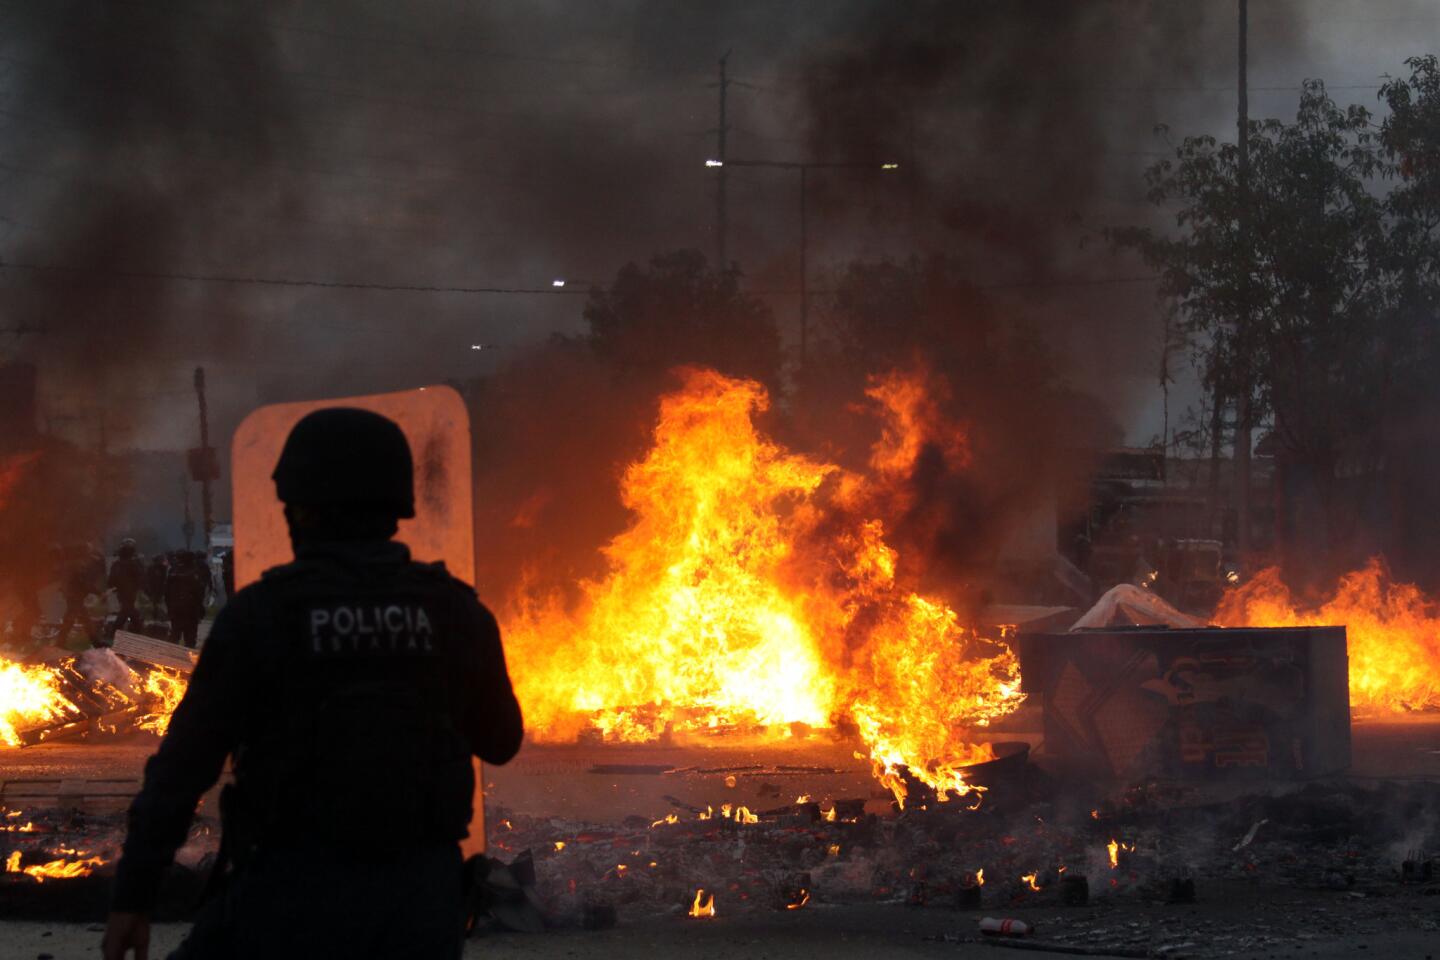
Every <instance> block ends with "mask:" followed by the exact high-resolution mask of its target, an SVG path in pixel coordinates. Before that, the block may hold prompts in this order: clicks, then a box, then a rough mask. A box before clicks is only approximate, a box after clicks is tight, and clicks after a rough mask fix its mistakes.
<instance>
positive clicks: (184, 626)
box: [165, 550, 205, 648]
mask: <svg viewBox="0 0 1440 960" xmlns="http://www.w3.org/2000/svg"><path fill="white" fill-rule="evenodd" d="M165 609H166V610H167V611H169V613H170V642H171V643H180V644H184V645H185V646H187V647H191V648H193V647H194V646H195V643H196V640H197V638H198V637H199V634H200V618H201V617H203V616H204V615H205V586H204V584H203V583H202V581H201V580H200V577H199V576H198V575H197V574H196V572H195V557H194V554H192V553H191V552H190V551H188V550H181V551H178V552H177V553H176V554H175V559H174V560H173V561H172V562H171V564H170V573H169V576H168V577H166V579H165Z"/></svg>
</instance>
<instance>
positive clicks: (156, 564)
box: [145, 553, 170, 620]
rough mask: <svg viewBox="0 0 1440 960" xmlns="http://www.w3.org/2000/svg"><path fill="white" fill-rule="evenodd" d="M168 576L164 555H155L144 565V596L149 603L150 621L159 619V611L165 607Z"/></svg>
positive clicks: (167, 565)
mask: <svg viewBox="0 0 1440 960" xmlns="http://www.w3.org/2000/svg"><path fill="white" fill-rule="evenodd" d="M169 575H170V563H169V561H167V560H166V559H165V554H163V553H157V554H155V556H153V557H151V558H150V562H149V563H147V564H146V565H145V596H146V598H148V599H149V601H150V619H151V620H159V619H161V616H160V611H161V608H162V607H163V606H164V605H165V579H166V578H167V577H168V576H169Z"/></svg>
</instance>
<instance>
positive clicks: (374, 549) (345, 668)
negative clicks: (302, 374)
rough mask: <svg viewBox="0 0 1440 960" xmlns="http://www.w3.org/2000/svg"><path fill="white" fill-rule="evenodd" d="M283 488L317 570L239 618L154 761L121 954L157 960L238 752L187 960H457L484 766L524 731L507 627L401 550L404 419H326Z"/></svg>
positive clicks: (299, 566)
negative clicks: (188, 845) (174, 901)
mask: <svg viewBox="0 0 1440 960" xmlns="http://www.w3.org/2000/svg"><path fill="white" fill-rule="evenodd" d="M274 480H275V487H276V492H277V493H278V494H279V496H280V499H281V501H283V502H284V504H285V519H286V522H287V523H288V524H289V528H290V539H291V542H292V544H293V545H294V548H295V562H293V563H290V564H287V565H285V566H281V567H275V568H273V569H271V570H267V571H266V572H265V574H264V576H263V577H262V578H261V579H260V581H259V582H258V583H255V584H252V585H250V586H248V587H246V588H245V589H244V590H241V591H240V592H239V593H237V594H236V595H235V597H234V598H233V599H232V600H231V602H230V603H228V604H226V606H225V608H224V609H223V610H221V611H220V615H219V617H218V618H217V619H216V621H215V628H214V630H213V631H212V632H211V634H210V638H209V640H208V641H207V642H206V644H205V649H204V650H203V651H201V653H200V660H199V663H198V664H197V665H196V667H195V672H194V674H193V675H192V677H191V680H190V686H189V688H188V690H187V691H186V693H185V697H184V699H183V700H182V701H181V702H180V705H179V706H178V707H177V708H176V709H175V713H174V715H173V717H172V719H171V721H170V729H169V732H168V733H167V734H166V736H165V739H164V741H163V742H162V743H161V744H160V749H159V750H158V751H157V752H156V754H155V756H154V757H152V758H151V760H150V762H149V763H148V764H146V766H145V784H144V786H143V788H142V789H141V791H140V793H139V795H138V796H137V797H136V798H135V802H134V804H133V805H132V806H131V808H130V817H129V825H130V826H129V834H128V836H127V837H126V839H125V848H124V852H123V853H122V855H121V857H120V863H119V865H118V867H117V871H116V876H115V894H114V900H113V903H112V908H111V909H112V912H111V914H110V918H109V922H108V924H107V926H106V930H105V938H104V941H103V943H102V947H101V949H102V951H103V954H104V960H122V958H123V957H125V956H126V954H127V953H129V952H130V951H132V950H133V951H135V953H136V954H137V955H138V956H140V957H144V956H145V951H146V950H147V948H148V944H149V939H150V921H149V914H150V912H151V910H152V909H153V908H154V906H155V901H156V897H157V895H158V893H159V890H160V885H161V880H162V878H163V876H164V873H165V870H166V868H167V867H168V866H169V865H170V862H171V860H172V859H173V858H174V855H175V851H176V849H178V848H179V847H180V845H181V844H182V843H184V842H185V838H186V835H187V833H188V831H189V828H190V821H191V818H192V817H193V816H194V813H195V805H196V803H197V802H198V801H199V799H200V797H201V796H202V795H203V794H204V793H205V791H207V790H209V789H210V787H211V786H212V785H213V784H214V783H215V781H216V779H217V778H218V777H219V776H220V773H221V770H222V769H223V768H224V766H225V761H226V758H227V757H230V758H233V764H232V769H233V771H234V783H233V784H232V785H230V786H227V787H226V788H225V791H224V792H223V793H222V795H221V800H220V809H221V811H222V819H223V827H224V836H223V842H222V844H221V850H222V851H224V853H222V855H221V857H222V860H221V863H219V864H217V869H218V870H219V873H218V874H217V875H218V877H219V878H220V879H219V892H218V893H215V894H214V895H212V896H211V897H210V899H209V900H208V901H207V902H206V903H205V904H204V906H202V908H201V910H200V913H199V915H198V916H197V918H196V920H195V926H194V929H192V930H191V932H190V936H189V938H188V939H187V940H186V941H185V943H184V944H183V945H181V947H180V949H179V950H178V951H177V952H176V953H174V954H172V960H173V958H181V960H189V958H198V957H215V956H233V957H265V958H270V960H292V958H293V960H299V958H306V960H309V958H318V957H337V958H344V960H382V958H383V960H390V958H395V957H417V958H427V960H428V958H446V960H453V958H458V957H459V956H460V953H461V946H462V929H461V927H462V912H463V910H462V900H463V897H462V889H461V874H462V870H461V855H460V847H459V841H460V840H461V839H462V838H464V837H465V835H466V832H467V825H468V824H469V822H470V817H471V813H472V810H471V803H472V798H473V796H474V787H475V783H474V776H473V771H472V767H471V757H472V756H476V757H479V758H480V759H482V760H484V761H486V762H487V763H505V762H506V761H507V760H509V759H510V758H511V757H513V756H514V755H515V753H516V751H518V750H519V748H520V741H521V736H522V733H523V730H522V725H521V718H520V708H519V705H518V704H517V703H516V702H515V695H514V693H513V691H512V690H511V687H510V678H509V675H508V673H507V672H506V668H505V655H504V652H503V651H502V649H501V646H500V631H499V628H498V627H497V626H496V624H495V618H494V617H493V616H491V614H490V612H489V611H488V610H486V609H485V608H484V607H483V606H481V605H480V603H479V601H478V600H476V598H475V592H474V590H473V589H472V588H471V587H470V586H469V585H468V584H466V583H462V582H461V581H459V580H456V579H455V578H454V577H451V576H450V575H449V574H448V573H447V572H446V570H445V567H444V565H443V564H438V563H436V564H424V563H415V562H413V561H412V560H411V559H410V551H409V550H408V549H407V548H406V547H405V545H404V544H402V543H397V542H395V541H394V540H392V539H391V538H392V537H394V536H395V533H396V529H397V524H398V521H399V520H400V519H402V518H406V517H413V516H414V515H415V507H414V503H415V495H414V480H413V468H412V465H411V457H410V448H409V444H408V443H407V442H406V440H405V435H404V434H403V433H402V432H401V431H400V428H399V427H397V426H396V425H395V424H394V423H392V422H391V421H389V420H387V419H385V418H384V417H381V416H379V415H378V414H375V413H370V412H367V411H361V410H350V409H341V408H332V409H328V410H321V411H318V412H316V413H312V414H310V415H309V416H307V417H305V418H304V419H302V420H301V421H300V422H299V423H298V424H296V426H295V429H294V430H293V431H291V433H290V437H289V439H288V440H286V442H285V447H284V449H283V451H282V452H281V454H280V461H279V463H278V464H277V465H276V467H275V473H274ZM377 818H380V821H383V827H382V828H380V829H377V822H379V821H377Z"/></svg>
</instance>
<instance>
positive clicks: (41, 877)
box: [0, 802, 219, 921]
mask: <svg viewBox="0 0 1440 960" xmlns="http://www.w3.org/2000/svg"><path fill="white" fill-rule="evenodd" d="M124 837H125V814H124V813H123V812H122V811H119V810H114V811H109V812H96V811H92V810H83V811H82V810H80V809H76V808H75V807H73V806H64V807H55V806H44V807H31V806H28V805H27V806H25V807H23V808H17V807H10V806H6V805H5V804H4V803H3V802H0V862H3V869H0V904H4V909H3V911H0V916H3V917H4V918H6V919H15V918H26V919H45V918H53V919H73V920H84V921H90V920H93V918H94V917H96V916H99V915H101V914H103V913H104V911H105V909H106V908H107V906H108V903H109V897H110V887H111V882H112V879H113V877H112V874H113V871H114V869H115V862H116V861H117V860H118V859H119V857H120V847H121V843H122V842H123V840H124ZM218 847H219V828H218V824H217V823H216V822H215V821H214V819H213V818H211V817H209V816H206V815H202V816H200V817H198V818H197V819H196V822H195V823H194V824H193V825H192V826H191V828H190V833H189V835H188V837H187V839H186V842H185V844H184V846H182V847H181V849H180V851H179V853H178V854H177V855H176V861H175V862H176V866H175V867H173V868H172V870H171V874H170V877H169V880H168V882H167V886H166V892H165V895H164V896H163V897H162V907H161V910H162V912H163V913H164V914H165V915H166V916H168V917H170V918H176V917H179V916H183V915H185V914H187V913H188V912H189V911H190V910H191V909H193V907H194V905H195V902H196V896H197V894H198V892H199V889H200V884H201V882H202V880H203V878H204V875H205V873H206V871H207V870H208V869H209V864H210V863H212V862H213V859H214V856H215V853H216V851H217V849H218Z"/></svg>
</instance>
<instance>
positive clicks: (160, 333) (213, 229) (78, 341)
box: [6, 2, 299, 427]
mask: <svg viewBox="0 0 1440 960" xmlns="http://www.w3.org/2000/svg"><path fill="white" fill-rule="evenodd" d="M265 12H266V11H265V10H264V8H263V6H256V5H251V4H244V5H232V4H225V5H212V7H211V8H209V9H205V10H201V9H200V8H199V7H198V6H197V7H190V8H186V9H180V8H179V7H178V6H166V5H159V6H150V5H145V4H129V3H116V4H109V3H97V2H79V3H56V4H23V5H18V7H16V8H14V12H13V14H12V20H11V22H10V23H9V24H7V26H8V27H9V31H8V32H9V33H10V35H11V38H12V41H18V42H15V43H13V46H12V48H11V49H18V50H20V51H21V52H22V54H23V55H22V57H20V58H17V60H16V62H15V63H14V71H15V73H14V74H13V75H14V76H19V77H23V78H24V79H23V80H22V81H20V82H19V84H18V86H19V93H18V96H16V97H15V98H14V100H13V101H12V102H14V103H15V104H16V105H17V107H18V109H17V111H16V112H15V113H13V114H12V115H10V117H9V119H10V127H11V131H12V134H13V135H14V137H13V141H12V142H13V144H14V146H13V150H14V155H13V156H14V159H13V163H14V172H15V175H16V178H17V179H18V180H21V181H23V182H24V183H25V184H26V185H27V186H28V188H29V195H28V196H26V197H24V198H23V202H25V203H26V206H27V220H26V226H27V227H28V229H25V230H23V231H22V232H21V233H20V235H19V237H18V238H17V242H16V243H15V244H14V245H13V247H12V248H11V249H10V250H9V251H7V256H6V262H7V263H9V264H12V265H14V266H15V267H18V268H19V269H11V270H10V271H9V272H8V273H7V280H8V281H9V282H8V284H7V288H6V293H7V296H6V300H7V304H6V316H7V321H9V322H13V323H15V324H17V325H19V326H24V327H30V328H33V329H36V330H39V331H42V332H41V333H39V334H36V336H38V337H40V338H41V339H40V343H39V346H38V351H39V354H40V356H41V357H43V359H44V362H45V367H44V369H43V370H42V377H44V378H46V380H47V383H49V384H52V385H53V384H54V383H56V382H64V383H67V384H68V385H69V386H70V389H71V390H72V391H74V392H76V393H77V394H79V395H80V397H81V398H82V402H85V403H87V404H92V405H104V406H106V407H109V409H108V411H107V413H108V414H109V415H110V416H111V418H112V426H118V427H124V426H125V425H126V420H127V419H128V418H127V414H128V413H130V412H131V411H132V410H133V407H134V403H133V400H131V399H130V398H131V395H132V394H133V393H134V388H135V384H136V383H137V382H140V383H143V382H145V381H146V380H147V379H149V378H150V377H152V376H156V375H158V374H159V373H160V371H161V370H163V369H164V368H165V366H166V365H165V364H162V363H160V362H157V361H158V358H159V357H160V356H161V355H162V354H163V355H165V356H167V357H168V356H169V354H168V352H167V350H166V348H167V347H168V346H169V345H170V344H171V343H173V342H175V341H176V340H181V341H184V342H186V343H189V344H192V345H193V344H197V343H198V344H201V345H203V347H202V349H204V350H206V351H229V350H236V349H239V348H240V347H241V346H242V345H243V344H244V343H245V341H246V339H247V332H248V331H247V329H246V328H247V325H246V324H244V323H236V322H233V321H234V317H233V316H232V315H231V311H232V310H233V303H234V298H233V291H232V290H227V289H225V288H223V287H215V286H207V285H203V284H186V283H176V282H165V281H160V280H155V279H146V278H145V277H144V276H143V275H144V274H147V273H155V272H181V273H184V272H195V273H200V272H219V273H230V272H233V271H234V270H235V264H236V263H237V262H243V261H244V260H246V259H248V258H249V255H250V254H251V253H252V250H251V247H252V245H253V239H252V237H251V235H250V233H249V231H248V230H247V229H246V226H247V225H248V224H250V223H252V222H253V220H254V218H255V217H256V216H257V214H259V213H261V212H263V211H267V210H276V209H281V208H284V207H286V206H287V205H294V204H296V203H298V202H299V199H298V198H297V197H294V196H290V195H287V194H288V191H286V190H284V189H283V188H282V189H280V190H275V189H274V186H273V182H274V178H273V170H274V166H275V164H276V158H277V150H278V145H279V144H280V143H281V142H282V141H283V142H293V141H294V140H295V138H297V137H298V136H299V131H298V129H297V127H296V124H295V117H294V112H293V110H292V109H291V101H290V93H289V91H288V90H287V89H286V88H285V85H284V83H283V77H282V74H281V71H280V69H279V68H280V64H279V58H278V54H277V50H276V48H275V44H274V41H273V38H272V37H270V36H269V35H268V34H267V32H266V31H265V30H264V29H263V27H262V26H261V24H262V22H263V21H262V19H261V18H262V16H263V14H264V13H265ZM227 321H230V322H227ZM112 396H113V397H116V398H117V399H116V400H114V401H111V400H109V399H108V398H110V397H112Z"/></svg>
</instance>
